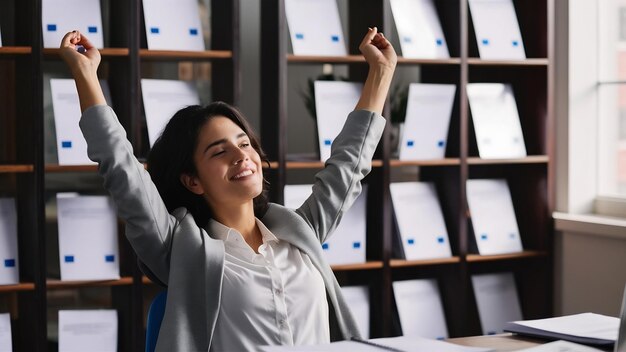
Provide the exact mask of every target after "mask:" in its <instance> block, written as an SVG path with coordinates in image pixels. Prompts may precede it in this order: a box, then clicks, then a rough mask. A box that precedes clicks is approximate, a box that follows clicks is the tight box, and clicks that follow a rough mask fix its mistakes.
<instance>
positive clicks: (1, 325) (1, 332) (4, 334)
mask: <svg viewBox="0 0 626 352" xmlns="http://www.w3.org/2000/svg"><path fill="white" fill-rule="evenodd" d="M0 351H13V338H12V336H11V315H10V314H9V313H2V314H0Z"/></svg>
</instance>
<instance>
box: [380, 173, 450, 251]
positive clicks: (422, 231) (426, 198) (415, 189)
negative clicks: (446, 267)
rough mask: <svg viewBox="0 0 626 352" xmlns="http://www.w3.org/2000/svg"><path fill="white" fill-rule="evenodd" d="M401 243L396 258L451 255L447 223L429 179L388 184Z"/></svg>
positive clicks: (433, 186)
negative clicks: (427, 180)
mask: <svg viewBox="0 0 626 352" xmlns="http://www.w3.org/2000/svg"><path fill="white" fill-rule="evenodd" d="M389 187H390V191H391V199H392V202H393V209H394V214H395V218H396V223H397V227H398V232H399V237H400V241H396V242H401V245H399V246H397V247H398V248H396V250H399V252H400V253H399V254H400V255H398V257H400V258H402V259H406V260H417V259H432V258H446V257H450V256H452V252H451V250H450V242H449V241H448V232H447V230H446V224H445V222H444V219H443V213H442V212H441V206H440V205H439V199H438V198H437V191H436V190H435V185H434V184H433V183H432V182H402V183H392V184H390V185H389Z"/></svg>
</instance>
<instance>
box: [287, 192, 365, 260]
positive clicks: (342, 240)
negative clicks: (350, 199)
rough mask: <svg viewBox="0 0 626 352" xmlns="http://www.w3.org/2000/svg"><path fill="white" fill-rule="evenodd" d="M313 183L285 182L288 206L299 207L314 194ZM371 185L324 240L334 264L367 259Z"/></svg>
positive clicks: (324, 247)
mask: <svg viewBox="0 0 626 352" xmlns="http://www.w3.org/2000/svg"><path fill="white" fill-rule="evenodd" d="M311 190H312V185H285V193H284V194H285V206H286V207H287V208H292V209H297V208H299V207H300V206H301V205H302V203H304V201H305V200H306V199H307V198H308V197H309V196H310V195H311ZM366 213H367V185H364V186H363V190H362V192H361V194H360V195H359V197H358V198H357V199H356V201H355V202H354V204H352V207H350V209H349V210H348V211H347V212H345V213H344V214H343V217H342V218H341V221H340V223H339V225H338V226H337V227H336V228H335V230H334V232H333V233H332V234H331V236H330V238H329V239H328V240H327V241H326V242H324V243H323V244H322V249H323V252H324V257H325V259H326V261H327V262H328V264H330V265H343V264H356V263H365V250H366V219H367V216H366Z"/></svg>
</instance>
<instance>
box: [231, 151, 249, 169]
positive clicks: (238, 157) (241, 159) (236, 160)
mask: <svg viewBox="0 0 626 352" xmlns="http://www.w3.org/2000/svg"><path fill="white" fill-rule="evenodd" d="M237 150H238V153H237V154H236V155H235V158H234V161H233V165H235V166H236V165H239V164H240V163H242V162H244V161H246V160H248V154H246V153H245V152H244V151H243V150H241V149H240V148H238V149H237Z"/></svg>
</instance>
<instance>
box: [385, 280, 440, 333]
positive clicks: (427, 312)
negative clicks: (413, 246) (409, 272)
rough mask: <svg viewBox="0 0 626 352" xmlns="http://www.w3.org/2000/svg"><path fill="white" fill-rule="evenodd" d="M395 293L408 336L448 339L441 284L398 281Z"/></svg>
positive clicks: (435, 282) (432, 281) (404, 329)
mask: <svg viewBox="0 0 626 352" xmlns="http://www.w3.org/2000/svg"><path fill="white" fill-rule="evenodd" d="M393 293H394V297H395V299H396V306H397V308H398V315H399V316H400V325H402V334H403V335H404V336H420V337H426V338H430V339H438V340H442V339H445V338H447V337H448V328H447V325H446V318H445V315H444V312H443V304H442V303H441V296H440V294H439V287H438V286H437V280H434V279H429V280H406V281H394V282H393Z"/></svg>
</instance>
